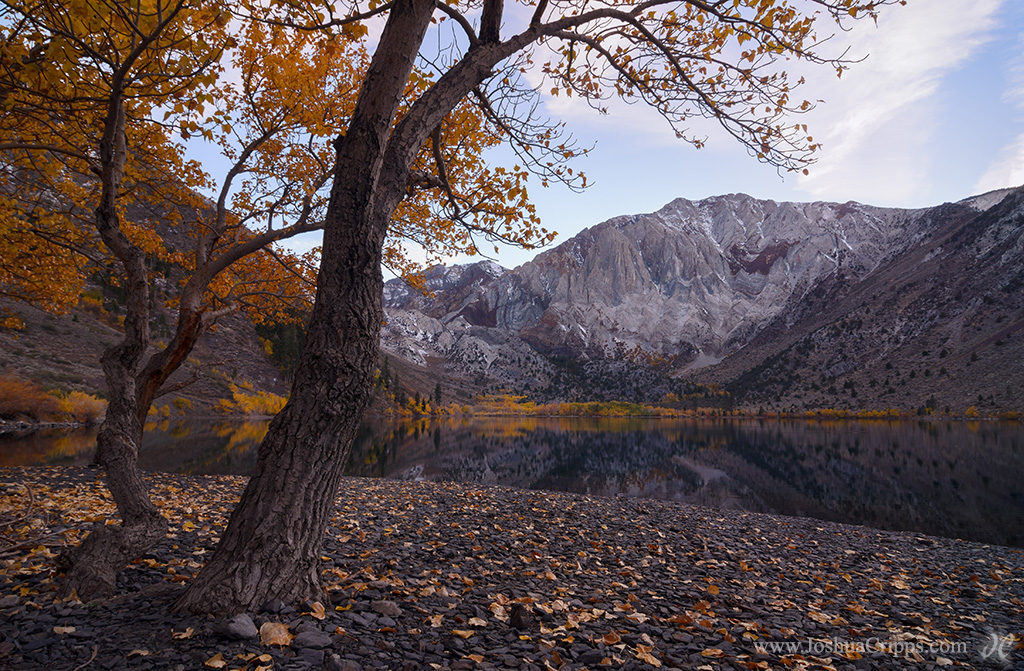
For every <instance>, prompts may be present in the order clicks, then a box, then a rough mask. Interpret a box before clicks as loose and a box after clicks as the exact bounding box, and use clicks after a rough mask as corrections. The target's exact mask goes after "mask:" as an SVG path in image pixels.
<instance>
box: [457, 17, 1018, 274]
mask: <svg viewBox="0 0 1024 671" xmlns="http://www.w3.org/2000/svg"><path fill="white" fill-rule="evenodd" d="M842 44H848V45H849V46H850V48H851V55H852V56H855V57H862V56H866V59H865V60H864V61H863V62H861V63H857V64H855V65H853V66H852V67H851V69H850V70H849V71H847V72H845V73H844V74H843V76H842V78H841V79H837V78H836V76H835V73H834V72H833V71H832V70H830V69H828V68H819V69H818V70H817V71H810V70H809V71H807V73H806V78H807V83H806V84H805V86H804V88H803V93H802V95H803V97H805V98H810V99H816V100H817V99H821V100H824V102H823V103H821V104H819V105H818V107H817V108H816V109H815V110H813V111H811V112H810V113H808V114H805V115H802V117H801V122H806V123H807V124H808V126H809V127H810V130H811V132H812V134H813V135H814V136H815V139H816V140H819V141H821V142H822V144H823V145H824V147H823V149H822V150H821V152H820V154H819V157H818V163H817V164H816V165H814V166H812V168H811V174H810V176H808V177H804V176H802V175H801V176H797V175H785V176H783V177H780V176H779V175H778V174H777V172H776V170H775V169H774V168H772V167H771V166H766V165H762V164H760V163H758V162H757V161H756V160H754V159H753V158H751V157H750V156H748V155H747V154H746V151H745V150H744V149H743V147H741V146H740V145H739V144H737V143H736V142H735V141H734V140H732V139H731V138H730V137H727V136H726V135H725V134H724V133H719V132H716V129H715V128H714V127H711V126H709V127H708V128H707V135H708V143H707V146H706V147H705V148H704V149H700V150H697V149H694V148H693V147H692V146H690V145H689V144H686V143H684V142H681V141H679V140H677V139H675V137H674V135H673V133H672V131H671V130H669V128H668V126H667V124H666V123H665V122H664V121H663V120H662V119H661V118H660V117H658V116H657V115H656V114H654V113H653V112H651V111H650V110H647V109H644V108H643V107H641V106H639V105H633V106H625V105H617V106H613V107H612V109H611V112H610V114H608V115H605V116H598V115H597V114H595V113H593V112H591V111H590V110H589V108H587V107H585V106H584V105H582V104H579V103H577V102H575V101H573V102H569V103H567V102H566V101H565V99H561V98H560V99H555V100H549V101H547V103H546V105H547V109H548V112H549V113H550V114H551V116H553V117H556V118H561V119H564V120H565V121H567V122H568V129H569V130H571V131H572V132H573V133H574V135H575V136H576V137H577V138H578V139H579V140H580V141H581V144H589V143H596V147H595V148H594V150H593V152H591V154H590V155H588V156H586V157H584V158H582V159H580V160H579V161H578V163H577V167H578V168H579V169H580V170H583V171H584V172H585V173H586V174H587V177H588V179H589V180H590V181H591V182H592V183H593V186H592V187H591V188H588V189H587V190H585V191H584V192H583V193H582V194H575V193H571V192H569V191H568V190H566V189H564V188H559V187H552V188H548V189H542V188H540V187H539V186H534V187H533V188H531V190H530V195H531V199H532V200H533V202H534V203H535V204H536V205H537V208H538V212H539V214H540V216H541V219H542V221H543V223H544V225H545V227H547V228H548V229H551V230H555V231H557V232H558V233H559V236H558V239H557V240H556V244H557V243H559V242H562V241H564V240H567V239H568V238H570V237H572V236H573V235H575V234H576V233H578V232H579V231H580V230H582V229H583V228H585V227H587V226H591V225H594V224H597V223H600V222H602V221H604V220H606V219H608V218H610V217H613V216H616V215H620V214H636V213H642V212H651V211H654V210H657V209H659V208H661V207H662V206H663V205H664V204H666V203H668V202H669V201H671V200H673V199H674V198H680V197H682V198H689V199H694V200H696V199H700V198H705V197H708V196H713V195H720V194H726V193H737V192H742V193H747V194H750V195H752V196H755V197H758V198H767V199H772V200H776V201H783V200H787V201H813V200H829V201H838V202H845V201H848V200H856V201H859V202H863V203H868V204H872V205H882V206H892V207H908V208H915V207H927V206H931V205H937V204H940V203H943V202H947V201H956V200H960V199H962V198H966V197H968V196H971V195H975V194H978V193H982V192H984V191H989V190H993V189H997V188H1004V187H1008V186H1019V185H1021V184H1024V2H1021V0H970V1H965V0H908V3H907V5H906V6H903V7H899V6H897V7H887V8H884V9H883V11H882V14H881V16H880V17H879V20H878V25H877V27H876V26H875V25H873V24H872V23H871V22H868V21H860V22H857V23H856V24H854V27H853V30H852V31H850V32H848V33H841V34H840V35H839V36H838V37H837V41H836V43H835V44H834V47H833V48H836V49H838V48H839V47H840V45H842ZM535 253H536V252H528V251H523V250H512V249H503V250H502V252H501V253H500V254H498V255H496V256H495V258H496V260H497V261H498V262H499V263H501V264H502V265H504V266H506V267H514V266H516V265H519V264H520V263H523V262H525V261H527V260H529V259H530V258H531V257H532V256H533V255H534V254H535ZM464 260H465V259H460V261H464Z"/></svg>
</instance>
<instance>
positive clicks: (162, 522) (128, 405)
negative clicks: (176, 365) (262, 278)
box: [61, 96, 167, 601]
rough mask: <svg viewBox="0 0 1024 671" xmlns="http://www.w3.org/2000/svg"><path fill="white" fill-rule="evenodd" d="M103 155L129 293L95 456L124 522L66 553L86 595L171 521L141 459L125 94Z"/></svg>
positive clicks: (142, 299) (145, 275)
mask: <svg viewBox="0 0 1024 671" xmlns="http://www.w3.org/2000/svg"><path fill="white" fill-rule="evenodd" d="M100 158H101V163H102V165H103V173H102V176H101V181H102V187H103V191H102V194H101V196H100V203H99V206H98V207H97V208H96V213H95V220H96V230H97V231H98V232H99V234H100V236H101V237H102V238H103V242H104V244H106V246H107V247H108V248H109V249H110V250H111V251H112V252H113V253H114V255H115V256H116V257H117V258H118V260H119V261H120V262H121V265H122V267H123V269H124V274H125V277H124V287H125V292H126V295H127V300H126V305H125V320H124V336H123V337H122V338H121V342H119V343H117V344H116V345H114V346H112V347H110V348H109V349H108V350H107V351H106V352H104V354H103V373H104V376H105V378H106V381H107V387H108V389H109V392H110V404H109V405H108V407H107V416H106V419H104V421H103V426H102V427H100V432H99V435H98V436H97V438H96V461H97V463H99V464H100V465H101V466H103V467H104V468H105V469H106V472H107V487H108V488H109V489H110V493H111V495H112V496H113V498H114V502H115V503H116V504H117V510H118V512H119V513H120V515H121V525H120V526H106V525H98V524H97V525H95V526H94V528H93V530H92V531H91V532H90V533H89V535H88V536H87V537H86V539H85V540H84V541H83V542H82V543H81V545H79V546H78V547H77V548H71V549H69V550H68V551H66V552H65V553H64V554H63V555H62V557H61V564H62V567H63V568H64V570H65V572H66V574H67V578H66V580H65V582H64V584H63V586H62V588H61V591H62V593H63V594H65V595H68V594H70V593H72V592H75V593H77V594H78V596H79V597H80V598H82V599H85V600H87V601H88V600H91V599H93V598H97V597H104V596H110V595H112V594H113V592H114V589H115V586H116V579H117V573H118V571H120V570H121V569H122V568H124V567H125V566H126V565H127V564H128V562H130V561H131V560H133V559H135V558H136V557H139V556H140V555H142V554H143V553H144V552H145V551H146V550H148V549H149V548H150V547H152V546H153V545H155V544H156V543H158V542H159V541H160V540H161V539H162V538H164V537H165V536H166V534H167V520H166V519H164V517H163V515H161V514H160V511H159V510H157V508H156V505H155V504H154V503H153V501H152V500H151V499H150V498H149V489H148V487H147V486H146V483H145V482H144V481H143V480H142V474H141V473H139V466H138V462H139V445H140V444H141V442H142V429H143V425H142V422H143V420H142V419H140V418H139V413H138V397H137V393H136V392H137V387H136V384H135V376H136V374H137V372H138V370H139V367H140V363H141V361H142V357H143V356H144V355H145V353H146V348H147V347H148V346H149V271H148V270H147V269H146V255H145V254H144V253H143V252H142V250H141V249H139V248H138V247H136V246H135V245H134V244H132V242H131V241H130V240H129V239H128V237H127V236H126V235H125V234H124V232H123V231H122V230H121V227H120V219H119V217H118V214H117V190H118V188H119V186H120V183H121V174H122V171H123V170H124V164H125V160H126V158H127V149H126V147H125V111H124V106H123V104H122V102H121V99H120V96H112V98H111V100H110V105H109V109H108V112H107V118H106V126H105V128H104V135H103V139H102V140H101V141H100ZM143 417H144V416H143Z"/></svg>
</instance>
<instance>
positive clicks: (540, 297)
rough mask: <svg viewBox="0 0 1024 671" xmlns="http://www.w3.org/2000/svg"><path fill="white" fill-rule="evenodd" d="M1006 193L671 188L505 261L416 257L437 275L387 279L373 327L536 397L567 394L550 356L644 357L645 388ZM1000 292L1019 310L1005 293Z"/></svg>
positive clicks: (908, 251) (612, 360) (737, 345)
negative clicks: (890, 204)
mask: <svg viewBox="0 0 1024 671" xmlns="http://www.w3.org/2000/svg"><path fill="white" fill-rule="evenodd" d="M1021 194H1022V189H1020V188H1018V189H1005V190H1000V191H996V192H990V193H987V194H980V195H978V196H974V197H971V198H968V199H965V200H963V201H960V202H958V203H946V204H943V205H940V206H936V207H932V208H918V209H897V208H880V207H874V206H870V205H863V204H860V203H855V202H852V201H851V202H847V203H826V202H814V203H786V202H782V203H777V202H775V201H766V200H757V199H754V198H752V197H750V196H746V195H744V194H729V195H725V196H715V197H712V198H707V199H704V200H701V201H691V200H686V199H681V198H680V199H675V200H673V201H671V202H670V203H668V204H667V205H665V206H664V207H662V208H661V209H659V210H657V211H655V212H652V213H647V214H639V215H626V216H618V217H613V218H611V219H608V220H606V221H604V222H602V223H600V224H597V225H595V226H592V227H588V228H586V229H584V230H583V231H581V232H580V233H579V234H577V235H576V236H574V237H573V238H571V239H569V240H567V241H565V242H563V243H562V244H560V245H559V246H557V247H554V248H552V249H550V250H547V251H545V252H543V253H541V254H539V255H538V256H537V257H536V258H535V259H533V260H532V261H529V262H527V263H524V264H522V265H521V266H519V267H517V268H515V269H512V270H504V269H500V268H495V267H494V264H493V263H491V262H485V263H487V264H488V265H487V266H486V267H483V266H479V265H470V266H464V267H461V268H460V269H459V270H457V271H454V273H453V274H452V275H448V274H447V273H448V271H447V270H439V269H432V270H431V271H430V273H431V274H432V280H428V285H429V284H430V282H431V281H433V282H434V286H437V287H440V288H441V290H440V291H438V290H437V289H433V287H432V290H434V291H435V292H436V293H435V294H434V296H433V297H429V298H428V297H416V296H413V295H411V294H409V293H408V292H406V293H404V294H403V295H402V297H401V299H400V300H396V299H395V298H394V297H395V296H398V295H399V293H400V292H398V291H397V290H396V289H395V288H394V287H395V286H396V281H395V280H392V281H391V282H389V283H388V287H389V288H388V289H386V300H385V306H386V309H387V311H388V326H386V327H385V332H384V335H383V340H382V342H383V344H384V347H385V350H386V351H389V352H392V353H395V354H403V356H404V355H412V357H413V359H418V360H420V361H423V362H425V361H426V359H428V358H430V359H433V360H435V361H436V360H438V359H440V360H443V361H444V362H445V363H444V364H443V366H442V368H444V370H446V371H447V372H448V373H449V374H451V375H453V376H455V377H459V376H461V377H472V378H475V379H477V380H478V381H483V382H486V383H487V384H489V385H490V386H491V387H494V386H498V387H501V386H509V385H511V386H512V387H513V388H517V389H519V390H523V391H530V392H534V393H536V392H537V391H538V390H543V389H547V390H548V392H545V395H546V397H547V398H557V397H559V396H560V395H565V394H567V395H568V396H573V395H574V393H573V392H572V391H571V390H566V389H553V388H552V386H553V381H554V378H555V377H557V375H558V373H559V370H560V369H563V368H565V365H564V364H565V363H566V362H571V363H572V364H573V366H575V367H576V368H578V367H579V366H584V367H586V366H591V367H592V368H594V367H598V368H600V367H604V368H608V367H609V366H610V365H612V364H616V365H619V364H621V363H622V362H630V361H631V360H632V362H634V363H637V364H638V366H639V365H640V364H642V363H644V362H647V364H654V363H657V366H653V367H659V366H660V368H661V371H660V372H661V374H662V375H663V376H664V377H666V378H667V380H668V382H667V383H666V385H660V386H658V389H657V390H658V391H659V392H660V391H661V389H662V387H666V386H667V387H671V386H672V382H671V381H672V380H676V381H678V380H680V379H681V378H683V377H685V376H686V375H688V374H690V373H693V372H694V371H699V370H702V369H704V368H705V367H707V366H711V367H712V368H714V367H715V366H716V365H717V364H719V363H721V362H723V361H724V360H726V359H727V358H729V357H732V358H733V361H736V360H738V359H737V358H736V357H737V355H738V353H739V352H740V351H742V350H744V349H745V348H746V347H747V346H748V345H750V344H751V343H753V342H754V340H755V339H756V338H757V337H758V335H759V334H761V333H762V331H764V330H765V329H766V328H768V327H769V325H772V324H775V325H776V326H775V328H776V329H777V328H779V324H783V325H785V324H786V323H787V322H793V323H791V324H790V327H792V326H793V325H794V324H795V322H794V320H796V321H799V320H800V319H806V318H807V317H806V315H805V316H804V317H800V315H801V314H804V313H806V306H807V305H809V304H818V303H816V301H817V298H816V297H815V292H818V294H819V295H820V294H829V292H834V291H835V290H836V286H856V285H859V284H860V283H862V282H864V281H865V280H867V279H868V278H870V277H872V276H873V275H874V274H876V273H878V272H880V271H881V269H884V268H888V267H890V266H892V265H893V264H896V265H897V266H898V265H899V264H900V263H904V262H906V263H909V261H905V260H906V259H917V261H916V263H920V262H921V259H922V258H923V256H921V255H920V254H918V253H917V252H918V251H919V250H922V249H926V248H932V247H934V245H932V244H931V242H930V241H933V239H934V238H935V236H936V235H943V236H946V237H949V236H952V235H953V234H955V233H956V232H957V231H962V230H967V229H969V228H970V226H971V222H974V221H975V220H978V219H979V218H981V219H984V218H985V216H986V214H987V213H989V212H991V211H992V210H993V208H998V207H999V206H1000V205H1001V204H1003V203H1004V201H1006V200H1007V198H1010V199H1011V200H1014V202H1016V201H1017V200H1019V199H1021V197H1022V196H1021ZM1020 222H1021V215H1020V212H1018V211H1017V210H1015V209H1014V208H1013V207H1010V208H1009V210H1008V211H1007V212H1004V213H1003V214H1002V215H999V216H997V217H995V218H994V219H993V220H992V221H990V222H988V223H987V224H984V223H983V224H979V226H981V227H982V228H984V229H985V230H987V231H989V232H990V233H991V230H994V229H992V227H997V228H1000V230H1003V229H1005V230H1006V231H1009V233H1007V235H1009V236H1010V237H1012V238H1013V240H1016V241H1018V242H1019V241H1020V239H1021V236H1020V228H1021V223H1020ZM986 227H987V228H986ZM990 229H991V230H990ZM962 235H968V236H969V234H968V233H963V234H962ZM954 242H955V241H954ZM1014 250H1016V251H1014ZM933 251H934V250H933ZM1019 252H1020V249H1019V248H1017V247H1013V245H1010V247H1008V249H1007V250H1006V253H1007V254H1010V257H1012V258H1011V259H1009V261H1008V262H1009V263H1010V266H1011V267H1012V270H1011V274H1012V273H1015V272H1019V269H1020V266H1021V265H1024V262H1022V260H1021V258H1022V255H1021V254H1020V253H1019ZM950 254H953V256H955V257H956V259H958V260H957V262H956V263H953V264H952V265H957V264H959V265H958V266H957V267H960V266H964V267H965V270H966V269H968V267H970V268H973V266H972V264H971V263H966V262H965V259H964V258H962V257H964V255H965V253H964V252H963V249H962V248H957V249H956V250H954V251H953V252H950ZM961 262H964V263H961ZM977 264H978V259H977V258H976V259H975V262H974V264H973V265H974V266H976V265H977ZM1004 265H1005V264H1004ZM974 270H976V271H978V270H979V269H976V268H975V269H974ZM980 270H983V269H980ZM933 272H940V273H941V267H937V268H934V269H933ZM878 290H879V291H884V288H882V289H878ZM876 294H877V291H876ZM388 296H391V297H390V298H389V297H388ZM819 297H820V296H819ZM818 302H819V303H820V301H818ZM1018 303H1019V301H1018ZM1008 307H1012V311H1013V315H1011V316H1012V317H1013V319H1015V320H1016V319H1019V318H1020V314H1019V305H1018V304H1017V303H1014V305H1013V306H1008ZM821 309H822V308H821V306H820V305H819V307H818V310H819V311H820V310H821ZM779 320H781V321H779ZM787 328H789V327H787ZM417 334H418V335H417ZM763 341H764V338H762V340H761V341H759V342H761V343H762V344H763ZM755 349H756V348H755ZM749 351H753V350H749ZM474 352H475V354H474ZM741 358H742V357H741ZM757 365H758V362H752V361H751V362H747V367H748V368H753V367H756V366H757ZM647 368H652V365H647ZM734 368H735V366H732V365H725V366H721V367H719V368H717V370H718V371H719V373H721V374H720V375H718V376H717V378H716V379H711V378H712V377H716V376H710V377H709V375H707V374H705V373H698V374H697V375H696V377H695V378H694V379H700V380H702V381H704V382H708V381H712V382H717V383H720V384H729V383H731V382H733V381H734V380H735V379H736V377H738V376H739V372H737V371H736V370H734ZM656 386H657V385H656ZM647 400H650V399H647ZM773 400H775V399H773Z"/></svg>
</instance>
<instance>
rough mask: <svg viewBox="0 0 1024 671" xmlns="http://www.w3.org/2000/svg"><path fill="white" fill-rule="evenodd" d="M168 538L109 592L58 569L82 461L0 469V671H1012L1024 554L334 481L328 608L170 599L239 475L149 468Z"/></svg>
mask: <svg viewBox="0 0 1024 671" xmlns="http://www.w3.org/2000/svg"><path fill="white" fill-rule="evenodd" d="M150 482H151V483H152V495H153V498H154V499H155V500H156V501H157V502H158V503H159V505H160V506H161V509H162V510H163V511H164V514H165V515H166V516H167V517H168V519H169V520H170V522H171V529H172V531H171V534H170V535H169V536H168V537H167V538H166V539H165V540H164V541H163V542H162V543H161V544H160V545H159V546H157V547H156V548H154V549H153V550H152V551H150V552H149V553H148V554H147V555H145V556H144V557H142V558H140V559H139V560H138V561H137V562H136V563H134V564H133V565H132V566H130V567H128V568H127V569H125V570H124V571H123V572H122V573H121V575H120V576H119V579H118V594H117V595H116V596H115V597H113V598H112V599H109V600H105V601H100V602H95V603H88V604H85V603H81V602H79V601H78V600H76V599H70V600H64V601H62V600H59V599H57V598H56V591H57V584H58V581H59V580H60V576H59V575H58V574H57V573H56V568H55V560H56V556H57V555H58V554H59V552H60V550H61V549H62V548H63V547H64V546H65V545H66V544H68V543H76V542H78V540H79V539H80V538H81V537H82V536H83V535H84V534H85V533H86V532H87V531H88V529H89V528H90V526H91V525H93V524H104V523H105V522H106V520H107V519H109V518H110V516H112V515H113V514H114V507H113V504H112V502H111V501H110V500H109V495H107V494H106V490H105V488H104V487H103V483H102V475H101V472H100V471H97V470H95V469H89V468H64V467H60V468H41V467H40V468H7V469H0V525H2V526H0V669H4V670H5V669H48V670H53V671H62V670H67V671H82V670H83V669H139V670H146V669H153V670H156V669H160V670H163V669H172V670H176V671H185V670H191V669H260V668H262V669H282V670H284V669H294V670H296V671H298V670H300V669H303V670H305V669H314V670H317V671H319V670H320V669H327V670H331V671H369V670H374V669H382V670H383V669H394V670H403V671H404V670H409V671H412V670H419V669H423V670H429V669H452V670H455V669H459V670H466V671H468V670H470V669H481V670H491V669H494V670H502V671H505V670H507V671H513V670H520V671H547V670H548V669H555V670H558V671H576V670H580V669H700V670H701V671H704V670H717V669H741V670H742V669H836V670H854V669H904V668H919V669H933V668H946V667H963V668H972V669H988V668H991V669H1008V668H1012V669H1022V668H1024V643H1022V640H1024V551H1022V550H1020V549H1015V548H1007V547H1001V546H992V545H982V544H977V543H968V542H963V541H958V540H952V539H945V538H936V537H928V536H922V535H920V534H915V533H901V532H889V531H879V530H874V529H869V528H865V527H856V526H847V525H839V524H833V523H828V522H821V521H818V520H813V519H806V518H792V517H782V516H775V515H765V514H755V513H746V512H742V511H721V510H713V509H707V508H699V507H692V506H685V505H679V504H675V503H671V502H661V501H653V500H640V499H628V498H600V497H587V496H581V495H573V494H563V493H551V492H543V491H526V490H518V489H512V488H504V487H483V486H476V485H465V484H458V485H457V484H448V483H432V482H403V481H395V480H378V479H361V478H347V479H345V480H344V481H343V484H342V488H341V490H340V491H339V493H338V498H337V508H336V514H335V516H334V518H333V520H332V523H331V526H330V528H329V529H328V532H327V534H326V536H325V542H324V547H323V557H322V559H323V579H324V584H325V586H326V588H327V593H328V595H329V597H330V599H329V603H308V602H307V603H305V604H284V603H281V602H279V601H271V602H268V603H266V604H263V605H262V606H261V607H260V608H259V609H256V610H254V611H252V612H248V613H240V614H238V615H237V616H236V617H233V618H230V619H213V618H203V617H195V616H185V615H180V614H174V613H172V612H171V610H170V607H171V605H172V604H173V602H174V600H175V599H176V597H177V596H178V595H179V594H180V593H181V590H183V589H184V586H185V584H186V583H187V582H188V580H189V579H190V578H191V576H192V575H194V574H195V573H196V572H197V571H198V570H199V569H200V568H201V566H202V564H203V561H204V557H205V556H206V555H208V554H209V553H210V552H212V550H213V548H214V546H215V544H216V541H217V538H218V536H219V533H220V531H221V530H222V529H223V526H224V525H225V524H226V521H227V515H228V513H229V512H230V510H231V508H232V507H233V505H234V504H235V502H237V500H238V497H239V495H240V493H241V490H242V488H243V487H244V484H245V479H244V478H240V477H227V476H224V477H215V476H196V477H190V476H183V475H171V474H153V475H152V476H150Z"/></svg>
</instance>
